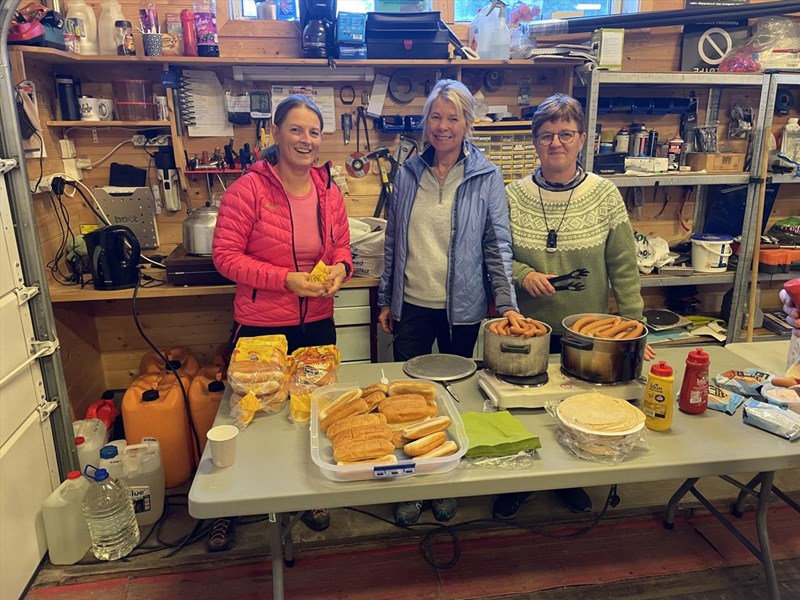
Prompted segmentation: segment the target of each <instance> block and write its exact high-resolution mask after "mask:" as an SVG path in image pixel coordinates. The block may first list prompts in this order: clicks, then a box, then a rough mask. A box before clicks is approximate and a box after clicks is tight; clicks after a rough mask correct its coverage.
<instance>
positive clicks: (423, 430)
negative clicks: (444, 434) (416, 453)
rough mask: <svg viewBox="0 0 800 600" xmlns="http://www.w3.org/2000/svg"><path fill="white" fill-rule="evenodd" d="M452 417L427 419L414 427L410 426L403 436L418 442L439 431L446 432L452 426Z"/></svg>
mask: <svg viewBox="0 0 800 600" xmlns="http://www.w3.org/2000/svg"><path fill="white" fill-rule="evenodd" d="M452 422H453V421H452V419H450V417H448V416H446V415H443V416H441V417H434V418H433V419H425V420H424V421H420V422H419V423H416V424H414V425H409V426H408V427H406V428H404V429H403V436H404V437H406V438H408V439H409V440H418V439H420V438H423V437H425V436H426V435H430V434H432V433H436V432H437V431H444V430H445V429H447V428H448V427H450V425H451V424H452Z"/></svg>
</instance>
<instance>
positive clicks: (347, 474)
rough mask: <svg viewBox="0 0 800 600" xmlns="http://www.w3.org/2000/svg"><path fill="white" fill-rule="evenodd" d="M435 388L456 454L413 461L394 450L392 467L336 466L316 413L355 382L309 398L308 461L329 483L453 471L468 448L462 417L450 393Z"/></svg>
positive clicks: (330, 386) (337, 386) (326, 388)
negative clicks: (449, 423)
mask: <svg viewBox="0 0 800 600" xmlns="http://www.w3.org/2000/svg"><path fill="white" fill-rule="evenodd" d="M435 385H436V388H437V391H438V397H437V399H436V402H437V404H438V405H439V414H441V415H447V416H448V417H450V419H451V421H452V424H451V425H450V427H448V428H447V432H446V433H447V438H448V439H450V440H453V441H455V442H456V444H458V451H457V452H456V453H455V454H451V455H450V456H442V457H440V458H426V459H416V458H409V457H408V456H406V455H405V454H404V453H403V451H402V450H400V449H396V450H395V456H397V458H398V462H397V463H395V464H387V465H379V464H364V465H343V466H339V465H337V464H336V461H335V460H334V459H333V445H332V444H331V441H330V440H329V439H328V438H327V436H326V435H325V434H324V433H322V431H320V428H319V411H320V410H322V409H323V408H324V407H325V406H327V405H328V403H329V402H332V401H333V400H335V399H336V398H337V397H338V396H339V395H341V394H343V393H344V392H346V391H348V390H352V389H353V388H357V387H360V386H359V385H358V384H357V383H337V384H333V385H327V386H325V387H321V388H319V389H317V390H316V391H314V393H313V394H312V396H311V460H312V461H314V464H315V465H317V466H318V467H319V469H320V471H321V472H322V474H323V475H324V476H325V477H327V478H328V479H330V480H332V481H364V480H368V479H392V478H396V477H409V476H412V475H427V474H431V473H447V472H448V471H452V470H453V469H455V468H456V467H457V466H458V463H459V462H460V461H461V458H462V457H463V456H464V454H466V452H467V450H468V449H469V440H468V439H467V433H466V431H465V430H464V423H463V421H462V420H461V415H460V414H459V412H458V409H457V408H456V407H455V404H453V401H452V400H451V399H450V396H449V394H447V392H445V391H444V389H443V388H442V387H441V386H439V385H438V384H435Z"/></svg>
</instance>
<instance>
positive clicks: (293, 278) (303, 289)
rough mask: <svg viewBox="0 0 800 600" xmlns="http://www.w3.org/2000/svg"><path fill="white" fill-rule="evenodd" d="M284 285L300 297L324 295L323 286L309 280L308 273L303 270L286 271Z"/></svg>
mask: <svg viewBox="0 0 800 600" xmlns="http://www.w3.org/2000/svg"><path fill="white" fill-rule="evenodd" d="M284 287H286V289H287V290H289V291H290V292H294V293H295V294H297V295H298V296H300V297H301V298H317V297H319V296H324V295H325V286H324V285H322V284H321V283H314V282H312V281H309V280H308V273H303V272H293V273H288V274H287V275H286V283H285V284H284Z"/></svg>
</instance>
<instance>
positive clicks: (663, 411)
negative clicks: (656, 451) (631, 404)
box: [642, 360, 675, 431]
mask: <svg viewBox="0 0 800 600" xmlns="http://www.w3.org/2000/svg"><path fill="white" fill-rule="evenodd" d="M674 380H675V375H674V374H673V373H672V367H670V366H669V365H668V364H667V363H665V362H664V361H663V360H662V361H659V362H658V363H656V364H654V365H653V366H652V367H650V373H649V374H648V375H647V386H646V388H645V390H644V400H643V401H642V407H643V411H644V414H645V420H644V424H645V426H646V427H647V428H648V429H652V430H653V431H667V430H668V429H669V428H670V427H672V412H673V410H674V408H675V407H674V404H675V399H674V398H673V397H672V382H673V381H674Z"/></svg>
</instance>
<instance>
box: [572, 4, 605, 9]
mask: <svg viewBox="0 0 800 600" xmlns="http://www.w3.org/2000/svg"><path fill="white" fill-rule="evenodd" d="M601 8H603V7H602V6H600V5H599V4H587V3H582V4H576V5H575V10H600V9H601Z"/></svg>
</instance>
